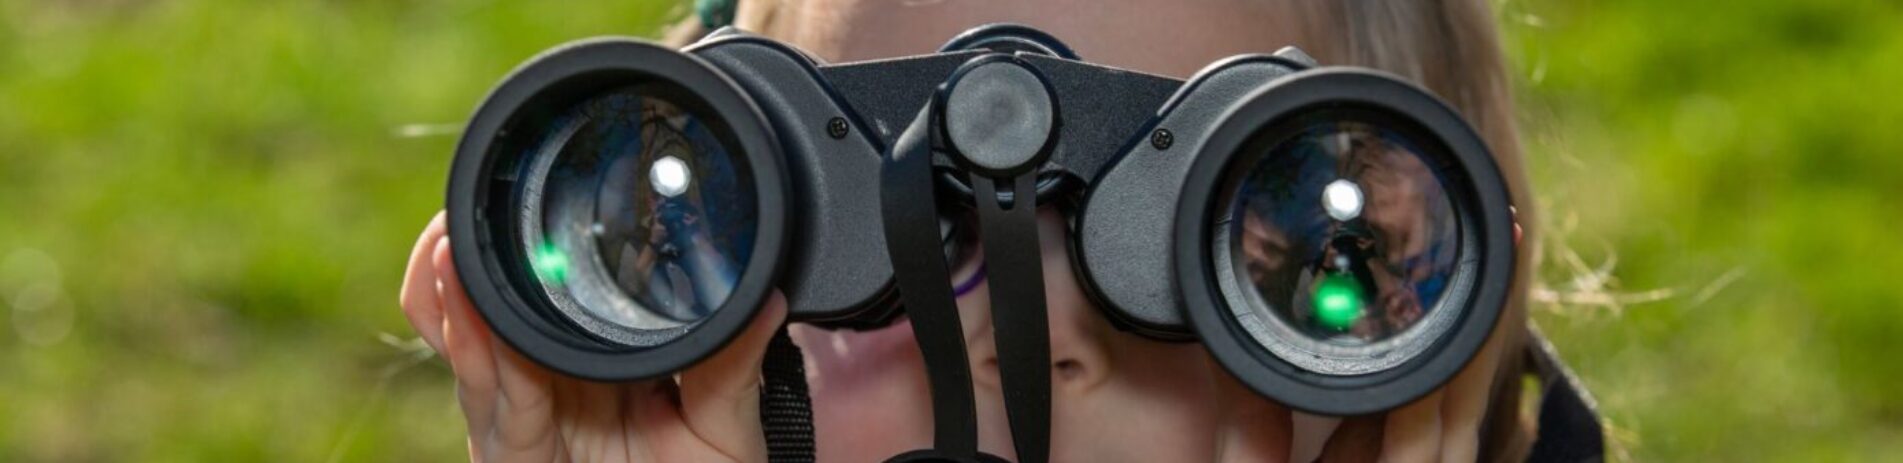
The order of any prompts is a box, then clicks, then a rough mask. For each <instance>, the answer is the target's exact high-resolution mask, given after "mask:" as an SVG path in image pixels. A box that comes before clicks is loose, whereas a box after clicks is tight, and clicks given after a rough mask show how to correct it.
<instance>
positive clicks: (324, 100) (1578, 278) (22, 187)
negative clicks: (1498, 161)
mask: <svg viewBox="0 0 1903 463" xmlns="http://www.w3.org/2000/svg"><path fill="white" fill-rule="evenodd" d="M588 3H589V4H586V5H582V4H575V3H573V2H535V3H529V2H524V3H522V4H516V3H502V2H481V1H463V2H449V1H402V2H370V1H344V2H338V1H329V2H319V1H290V0H287V1H275V2H238V1H230V0H179V1H132V0H93V1H57V2H54V1H36V0H26V1H9V2H4V3H0V461H37V460H132V461H173V460H177V461H204V460H215V461H227V460H302V461H309V460H419V459H420V460H451V459H456V458H458V456H459V455H461V453H462V451H463V449H462V446H463V444H462V440H461V433H462V423H461V418H460V417H459V415H458V412H457V411H456V409H455V402H454V397H453V394H450V393H449V391H450V379H449V376H448V372H447V369H446V368H444V367H442V366H441V365H440V364H439V363H437V362H430V361H421V360H424V359H421V358H420V357H419V356H418V355H416V353H417V352H418V351H417V350H416V346H415V345H414V343H408V342H404V341H403V339H407V338H408V337H409V330H408V328H407V326H406V324H405V323H404V321H403V319H402V317H401V316H400V315H399V313H398V312H397V309H396V306H395V305H396V304H395V301H396V288H397V284H398V283H399V279H400V276H401V272H402V263H403V260H404V258H405V257H406V255H405V254H406V252H407V250H408V248H409V245H410V244H411V240H412V239H413V237H414V236H415V232H416V231H417V230H418V228H419V227H420V226H421V225H422V224H423V222H424V221H425V220H426V219H427V218H428V217H429V215H430V213H431V212H432V211H434V210H435V209H436V208H438V207H439V206H440V204H441V201H442V199H441V194H442V193H441V192H442V187H443V183H444V182H443V180H444V166H446V165H447V162H448V157H449V153H450V150H451V148H452V145H453V143H454V141H455V140H454V137H453V136H450V135H446V134H443V132H453V131H454V130H457V129H458V124H459V123H460V122H461V121H462V120H464V118H466V117H467V115H468V112H469V110H470V109H471V108H472V107H473V106H474V105H475V103H476V100H477V99H478V98H480V97H481V96H482V95H483V94H484V93H485V91H486V90H487V89H488V87H489V86H491V85H493V84H494V83H495V81H496V79H498V78H499V77H500V76H501V75H502V74H503V73H504V72H506V71H507V70H508V69H510V68H512V67H513V66H515V65H516V64H518V63H519V62H520V61H521V60H522V59H524V58H526V57H528V56H530V55H532V54H533V53H535V52H537V51H539V50H541V49H544V48H546V47H549V46H551V45H554V44H556V43H560V42H563V41H567V40H571V39H575V38H580V37H586V36H591V35H599V34H652V33H653V32H654V31H656V30H657V25H658V24H659V23H660V21H661V19H663V18H668V17H678V15H679V14H680V12H681V11H684V8H681V7H679V6H678V4H677V3H675V2H656V1H652V0H647V1H621V2H614V1H609V2H588ZM1498 10H1499V11H1498V12H1499V16H1500V21H1501V25H1502V28H1503V31H1504V32H1505V34H1506V37H1507V39H1508V49H1509V53H1510V54H1511V55H1512V58H1513V60H1514V66H1515V78H1516V79H1517V83H1518V84H1519V87H1518V88H1519V92H1518V94H1519V99H1520V100H1519V101H1520V103H1521V110H1522V113H1523V117H1522V121H1523V124H1524V126H1523V128H1524V132H1525V144H1526V147H1527V149H1528V152H1529V155H1530V157H1531V162H1530V166H1531V169H1532V170H1533V178H1534V179H1535V181H1536V189H1537V193H1538V194H1537V196H1538V197H1539V199H1540V203H1541V204H1540V206H1541V207H1542V208H1543V210H1545V211H1546V212H1547V213H1546V215H1545V217H1544V222H1546V223H1544V225H1545V226H1546V229H1547V230H1549V233H1547V234H1546V235H1545V238H1544V239H1543V240H1542V243H1541V245H1542V247H1543V249H1544V252H1543V257H1544V266H1543V269H1542V280H1543V282H1544V285H1543V287H1542V288H1541V291H1540V292H1539V294H1538V296H1539V297H1540V299H1541V300H1543V301H1547V302H1544V303H1542V304H1540V307H1539V308H1538V309H1536V314H1535V318H1536V320H1537V321H1538V323H1539V324H1540V325H1541V326H1542V327H1543V328H1544V329H1545V330H1546V331H1547V332H1548V333H1549V334H1550V335H1551V336H1552V338H1553V339H1554V340H1555V342H1556V343H1557V344H1559V345H1560V347H1561V349H1562V350H1563V351H1564V353H1565V354H1566V357H1567V358H1568V360H1569V361H1570V362H1571V363H1572V365H1573V366H1574V367H1575V368H1576V369H1577V370H1578V371H1579V373H1581V375H1582V376H1583V377H1584V379H1585V381H1586V382H1587V383H1588V384H1589V385H1590V386H1591V387H1592V390H1593V391H1594V392H1595V393H1596V394H1597V395H1598V397H1599V399H1600V401H1601V403H1602V406H1603V407H1604V409H1605V413H1606V416H1607V418H1608V420H1609V422H1610V424H1611V426H1612V429H1613V430H1614V435H1615V437H1616V442H1617V443H1618V445H1617V448H1616V449H1615V450H1616V451H1617V452H1618V454H1619V456H1622V457H1631V458H1636V459H1643V460H1688V459H1690V460H1738V459H1743V460H1759V459H1770V460H1816V459H1824V460H1839V459H1885V458H1889V459H1895V458H1898V457H1897V456H1898V455H1903V393H1899V392H1903V388H1899V387H1898V386H1896V384H1898V382H1899V380H1903V361H1899V360H1898V359H1903V342H1899V339H1903V313H1900V312H1899V307H1903V285H1899V284H1897V283H1895V282H1894V281H1892V279H1893V278H1896V277H1897V276H1898V275H1903V247H1898V246H1895V245H1893V243H1894V241H1893V240H1892V239H1890V236H1891V227H1889V226H1886V225H1888V224H1890V223H1894V221H1895V220H1896V217H1895V216H1896V214H1897V210H1898V209H1899V204H1898V203H1899V200H1903V156H1899V155H1898V154H1899V153H1903V136H1900V135H1899V128H1903V117H1899V116H1903V91H1898V90H1896V89H1894V88H1892V87H1893V86H1895V85H1896V84H1897V83H1898V82H1903V27H1900V26H1903V11H1900V10H1899V7H1898V6H1896V5H1894V4H1885V3H1879V2H1874V1H1857V0H1832V1H1805V2H1791V1H1773V0H1735V1H1730V2H1718V1H1711V0H1695V1H1681V2H1660V1H1638V0H1612V1H1598V2H1583V1H1570V0H1567V1H1562V0H1510V1H1506V2H1505V3H1500V4H1498ZM386 334H388V335H394V336H386Z"/></svg>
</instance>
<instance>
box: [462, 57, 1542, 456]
mask: <svg viewBox="0 0 1903 463" xmlns="http://www.w3.org/2000/svg"><path fill="white" fill-rule="evenodd" d="M1043 207H1054V208H1057V209H1058V210H1060V211H1061V212H1062V213H1063V216H1064V217H1065V218H1066V219H1067V220H1068V231H1069V236H1068V237H1067V239H1066V241H1067V243H1066V245H1067V246H1069V247H1070V250H1071V253H1070V254H1071V256H1072V262H1070V265H1071V266H1072V267H1073V268H1072V269H1071V270H1072V271H1074V272H1075V274H1077V275H1079V276H1080V278H1079V279H1080V280H1081V281H1082V282H1083V286H1084V288H1085V290H1086V291H1085V292H1086V293H1088V294H1089V295H1090V297H1091V298H1092V300H1093V301H1094V302H1095V303H1096V305H1097V306H1098V307H1100V308H1101V309H1102V311H1103V312H1104V314H1105V315H1106V316H1107V318H1108V319H1110V320H1111V321H1112V322H1113V323H1114V324H1116V325H1117V326H1118V327H1120V328H1123V329H1125V330H1128V331H1130V332H1133V333H1137V334H1140V335H1143V336H1147V337H1150V338H1154V339H1158V340H1166V341H1194V342H1201V343H1202V344H1204V345H1205V346H1207V348H1208V350H1209V351H1210V352H1211V353H1212V354H1213V356H1214V357H1215V358H1216V359H1218V360H1219V361H1220V362H1221V364H1222V365H1223V366H1224V367H1225V368H1226V369H1227V370H1228V371H1229V372H1230V373H1231V374H1233V375H1235V376H1236V377H1237V378H1239V379H1240V380H1242V382H1243V383H1245V384H1247V385H1249V386H1250V387H1251V388H1253V389H1254V390H1255V391H1257V392H1259V393H1261V394H1263V395H1265V396H1268V397H1270V398H1273V399H1276V400H1279V401H1281V402H1283V403H1285V404H1287V405H1289V406H1291V407H1293V408H1296V409H1301V410H1306V411H1310V412H1315V413H1322V414H1330V415H1354V414H1362V413H1369V412H1374V411H1380V410H1385V409H1389V408H1392V407H1395V406H1398V405H1400V404H1403V403H1406V402H1408V401H1411V400H1413V399H1414V398H1416V397H1419V396H1421V395H1422V394H1425V393H1426V392H1428V391H1430V390H1432V389H1434V388H1435V387H1438V386H1439V385H1441V384H1442V383H1444V382H1446V381H1447V379H1448V378H1450V377H1451V376H1452V375H1453V374H1454V373H1455V372H1457V371H1458V370H1460V369H1461V367H1462V366H1464V365H1465V364H1466V363H1467V362H1468V361H1469V360H1470V359H1472V358H1473V357H1474V354H1475V352H1476V351H1477V350H1478V349H1479V348H1480V346H1481V344H1482V343H1483V341H1485V339H1486V337H1487V335H1488V333H1489V332H1490V331H1491V330H1492V328H1493V326H1494V324H1495V322H1496V320H1497V319H1498V318H1499V315H1500V313H1501V311H1502V306H1503V304H1504V301H1505V300H1506V296H1507V292H1508V286H1509V283H1510V280H1511V277H1512V275H1513V273H1514V271H1513V265H1514V259H1513V254H1514V249H1513V246H1514V245H1515V244H1514V241H1513V240H1514V238H1513V228H1512V227H1513V225H1512V217H1511V215H1510V211H1509V209H1510V204H1509V196H1508V193H1507V189H1506V184H1505V181H1504V180H1503V179H1502V176H1501V174H1500V172H1499V169H1498V167H1497V166H1496V165H1495V163H1494V160H1493V158H1492V156H1491V154H1490V153H1489V152H1488V149H1487V146H1486V145H1485V143H1484V142H1483V141H1482V139H1481V138H1480V137H1479V136H1478V135H1477V134H1476V133H1475V131H1474V130H1473V129H1472V128H1471V127H1469V126H1468V125H1467V124H1466V123H1464V122H1463V121H1462V119H1461V118H1460V117H1459V115H1458V114H1457V113H1456V112H1455V111H1454V110H1452V109H1450V108H1449V107H1448V106H1447V105H1446V104H1445V103H1443V102H1441V101H1439V100H1438V99H1436V98H1435V97H1434V96H1432V95H1431V94H1430V93H1429V92H1427V91H1425V90H1423V89H1422V88H1420V87H1417V86H1415V85H1413V84H1410V83H1408V82H1406V81H1404V80H1402V79H1400V78H1398V77H1395V76H1391V75H1388V74H1383V73H1380V72H1376V71H1372V70H1367V69H1358V68H1349V67H1323V66H1318V65H1317V64H1316V63H1315V61H1314V60H1313V59H1312V58H1310V57H1308V56H1306V55H1305V54H1303V53H1302V52H1301V51H1299V50H1297V49H1294V48H1284V49H1282V50H1281V51H1278V52H1276V53H1273V54H1267V55H1245V56H1237V57H1234V58H1229V59H1226V60H1223V61H1219V62H1217V63H1214V64H1212V65H1210V66H1208V67H1207V68H1205V69H1204V70H1202V71H1201V72H1199V73H1197V74H1196V75H1195V76H1194V77H1191V78H1190V79H1188V80H1186V81H1185V80H1178V79H1174V78H1169V77H1163V76H1157V75H1152V74H1146V73H1142V72H1137V71H1132V70H1126V69H1118V68H1113V67H1107V66H1102V65H1097V64H1091V63H1089V62H1087V61H1083V60H1081V59H1080V58H1079V57H1077V56H1076V55H1075V54H1074V53H1072V52H1071V50H1070V49H1069V48H1068V47H1066V46H1065V45H1063V44H1062V43H1061V42H1059V41H1058V40H1056V39H1054V38H1052V37H1050V36H1048V35H1046V34H1044V33H1042V32H1039V31H1036V30H1034V29H1030V28H1027V27H1023V26H1011V25H996V26H988V27H983V28H979V29H974V30H972V31H970V32H967V33H966V34H963V35H961V36H959V37H956V38H954V39H952V40H951V41H950V42H949V43H947V44H946V45H945V46H944V48H943V49H941V50H939V51H938V52H937V53H933V54H928V55H920V56H909V57H902V58H895V59H885V60H876V61H866V62H853V63H840V64H830V63H823V62H820V61H819V60H817V59H815V58H814V57H812V56H810V55H808V54H806V53H804V52H802V51H800V50H798V49H795V48H793V47H791V46H788V45H786V44H783V43H780V42H776V41H773V40H770V39H766V38H762V37H758V36H751V35H747V34H744V33H740V32H736V31H732V30H723V31H720V32H716V33H715V34H713V35H710V36H709V37H707V38H705V39H703V40H701V41H700V42H698V43H695V44H693V45H691V46H688V47H686V48H685V49H683V50H675V49H671V48H668V47H664V46H660V45H656V44H652V43H648V42H643V41H640V40H636V39H626V38H602V39H591V40H584V41H580V42H574V43H570V44H567V45H563V46H560V47H558V48H555V49H552V50H550V51H547V52H545V53H543V54H541V55H539V56H536V57H535V58H533V59H531V60H530V61H529V62H528V63H527V64H524V65H523V66H521V67H520V68H518V69H516V70H515V71H514V72H513V73H511V74H510V75H509V76H508V77H506V78H505V79H504V80H503V81H502V82H501V84H500V85H499V86H498V87H497V88H496V89H495V90H494V91H493V93H491V94H490V95H489V97H488V99H487V100H486V101H484V102H483V103H482V105H481V107H480V108H479V109H478V110H477V111H476V113H475V115H474V117H473V119H472V120H471V121H470V122H469V126H468V129H467V131H465V132H464V134H463V137H462V139H461V142H460V144H459V145H458V147H457V151H456V157H455V161H454V166H453V170H452V173H451V177H450V183H449V192H448V211H449V212H448V213H449V228H450V235H451V239H452V240H454V242H455V243H457V244H458V245H457V246H456V247H455V248H454V249H455V256H454V257H455V261H456V266H457V270H458V272H459V274H460V275H461V276H462V278H463V281H465V282H466V287H467V291H468V293H469V296H470V297H471V299H472V300H473V301H474V302H475V303H476V306H477V307H478V309H479V311H480V312H481V313H482V315H483V316H484V317H485V318H486V319H487V321H488V322H489V324H490V326H492V327H493V329H494V330H495V332H496V333H497V334H498V335H500V337H501V338H502V339H504V340H506V341H507V342H508V343H509V344H510V345H512V346H514V347H515V348H516V349H518V350H520V351H521V352H522V353H524V354H526V355H527V356H528V357H529V358H531V359H533V360H534V361H537V362H540V363H542V364H544V365H546V366H548V367H551V368H553V369H555V370H559V371H561V372H565V373H568V374H571V375H575V376H580V377H585V378H591V379H598V380H632V379H642V378H651V377H656V376H661V375H667V374H671V373H673V372H675V371H678V370H680V369H683V368H685V367H687V366H688V365H690V364H692V363H694V362H696V361H698V360H700V359H702V358H704V357H706V356H707V355H709V354H710V353H712V352H714V351H715V350H717V349H718V348H720V347H721V346H722V345H723V344H724V343H726V342H727V341H728V340H729V339H730V338H732V337H733V336H734V335H735V334H736V333H737V332H738V331H739V330H741V328H742V327H744V326H745V325H746V324H747V322H748V320H749V319H750V318H752V317H753V316H754V314H755V313H756V312H757V311H758V308H759V307H760V306H761V304H762V303H763V301H764V300H765V298H766V297H767V296H768V294H769V292H770V290H771V289H772V288H778V289H779V290H781V291H783V292H784V294H785V296H786V299H787V304H788V308H789V314H790V317H791V319H792V320H793V321H801V322H809V323H816V324H822V325H827V326H833V327H843V328H854V329H863V328H871V327H878V326H883V325H885V324H888V323H890V322H891V321H892V320H894V319H895V318H897V317H899V316H904V317H908V318H909V319H910V320H912V322H913V323H914V325H915V326H914V327H913V329H914V331H915V333H916V334H917V335H918V342H919V343H920V346H921V349H922V350H923V351H925V352H926V355H927V357H928V358H927V364H928V365H927V366H928V369H930V370H932V371H931V372H930V373H931V375H932V377H933V378H932V379H933V383H932V384H933V387H934V396H935V397H934V400H935V401H938V400H941V399H940V398H939V397H937V396H938V395H939V393H940V392H944V391H940V388H941V387H943V388H947V389H954V390H955V389H958V388H959V387H960V386H959V385H957V384H956V383H957V381H959V380H960V379H961V378H964V380H965V381H966V382H965V384H964V385H963V386H962V388H963V390H964V391H967V392H968V391H969V388H970V385H969V380H968V378H969V373H968V372H964V373H962V375H964V376H960V374H961V373H959V371H963V369H964V368H965V366H964V365H957V366H955V367H952V366H947V365H949V363H950V362H951V360H946V359H947V358H956V359H957V360H958V361H960V362H962V361H963V360H962V359H963V356H964V351H963V344H962V343H963V342H964V340H963V339H962V338H961V337H960V336H961V331H959V330H957V329H956V327H957V311H956V307H955V306H954V305H953V304H954V302H953V301H954V295H953V290H952V286H953V282H952V281H951V280H950V271H949V270H948V269H950V268H952V267H953V266H954V265H957V264H958V263H959V262H960V261H961V260H962V259H978V258H982V259H983V262H984V266H983V268H984V270H983V271H984V273H985V275H986V276H985V278H986V279H987V281H988V282H989V287H990V288H989V290H990V291H991V294H992V305H993V307H992V308H991V310H992V311H993V313H994V324H995V325H996V327H997V330H998V341H997V342H999V344H1000V345H999V348H1000V351H1001V355H1000V356H1001V361H1003V362H1005V363H1006V364H1005V365H1003V366H1002V367H1001V368H1003V369H1004V370H1005V373H1006V379H1005V381H1006V382H1005V385H1004V386H1005V388H1006V389H1007V390H1011V389H1012V388H1013V387H1015V386H1023V387H1025V388H1027V389H1025V390H1027V391H1031V392H1028V393H1026V394H1029V395H1028V396H1025V397H1029V398H1024V399H1014V398H1013V397H1014V396H1013V394H1012V393H1007V400H1031V401H1034V400H1038V399H1040V398H1042V399H1043V400H1045V401H1046V402H1048V394H1049V392H1048V389H1049V385H1048V381H1049V377H1048V374H1049V363H1048V356H1049V354H1048V347H1047V345H1046V344H1045V342H1046V340H1047V338H1046V337H1045V336H1047V333H1045V331H1046V330H1047V326H1046V325H1045V323H1046V322H1045V319H1044V317H1045V313H1044V295H1043V294H1044V291H1043V287H1042V276H1041V275H1042V274H1041V273H1040V272H1041V266H1042V265H1043V262H1042V261H1041V259H1040V257H1039V256H1040V252H1039V250H1040V247H1039V242H1038V240H1039V236H1038V233H1037V227H1036V224H1035V222H1036V220H1037V219H1036V214H1037V212H1036V211H1037V210H1038V209H1039V208H1043ZM974 243H975V244H976V245H975V246H974V245H973V244H974ZM973 247H976V248H981V249H967V248H973ZM979 251H982V252H979ZM948 323H949V325H947V324H948ZM947 326H949V328H947ZM953 350H955V351H956V352H955V354H956V355H955V357H952V356H950V354H941V353H943V352H949V351H953ZM935 359H936V360H935ZM941 366H945V368H947V369H948V370H943V371H941V369H940V367H941ZM1014 368H1021V369H1022V370H1021V371H1024V372H1026V373H1020V374H1016V375H1015V376H1016V379H1013V373H1012V370H1013V369H1014ZM954 370H955V371H954ZM945 371H951V372H950V373H946V372H945ZM1031 376H1041V377H1042V378H1041V379H1039V378H1033V377H1031ZM1039 387H1042V388H1043V390H1042V391H1038V388H1039ZM1040 393H1041V394H1042V396H1039V395H1038V394H1040ZM966 395H967V396H968V395H969V394H968V393H967V394H966ZM1019 395H1023V394H1019ZM943 400H952V401H954V402H953V404H954V405H958V404H959V403H958V402H957V400H958V399H943ZM964 400H969V398H968V397H967V398H966V399H964ZM1045 406H1046V407H1048V405H1047V404H1046V405H1045ZM1014 410H1015V409H1014ZM941 413H942V412H941ZM1014 414H1015V412H1014ZM1013 418H1014V419H1015V418H1016V417H1015V416H1014V417H1013ZM1015 428H1016V426H1015V423H1014V431H1015Z"/></svg>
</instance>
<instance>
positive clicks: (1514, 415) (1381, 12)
mask: <svg viewBox="0 0 1903 463" xmlns="http://www.w3.org/2000/svg"><path fill="white" fill-rule="evenodd" d="M786 3H789V2H788V1H787V0H746V1H742V2H741V3H740V6H739V10H738V11H737V12H736V14H735V15H734V25H735V26H737V27H739V28H741V29H744V30H748V31H754V32H756V33H760V34H763V35H766V36H771V37H779V38H782V39H790V38H791V36H792V35H794V34H797V33H799V32H801V31H797V30H795V29H796V28H797V25H795V24H793V22H794V20H793V17H794V15H792V14H779V13H782V12H783V11H782V10H790V9H791V8H792V6H789V5H786ZM1290 6H1291V7H1292V8H1291V9H1292V10H1293V11H1291V13H1292V14H1293V15H1295V16H1297V17H1299V18H1301V20H1300V21H1299V24H1301V25H1302V27H1303V29H1304V31H1303V32H1305V33H1306V35H1307V37H1310V40H1313V42H1311V43H1304V44H1302V46H1303V49H1304V50H1305V51H1308V52H1309V54H1311V55H1313V56H1314V57H1315V58H1316V59H1317V60H1318V61H1320V62H1322V63H1324V64H1328V65H1344V66H1361V67H1367V68H1373V69H1380V70H1383V71H1387V72H1391V73H1394V74H1397V75H1400V76H1402V77H1405V78H1407V79H1410V80H1412V81H1414V82H1416V83H1419V84H1420V85H1422V86H1424V87H1427V88H1428V89H1429V90H1431V91H1433V92H1434V93H1435V94H1436V95H1439V96H1440V97H1441V98H1442V99H1444V100H1446V101H1447V102H1448V103H1449V104H1450V105H1452V106H1453V107H1454V109H1455V110H1457V111H1459V112H1460V113H1461V115H1462V116H1463V117H1465V118H1466V119H1467V121H1468V122H1469V123H1471V124H1473V126H1474V128H1475V129H1476V130H1477V131H1478V132H1479V133H1480V134H1481V136H1482V137H1483V138H1485V139H1486V141H1487V144H1488V145H1489V148H1490V149H1492V150H1493V156H1494V160H1495V161H1496V162H1497V163H1498V164H1499V166H1500V169H1501V173H1502V174H1503V175H1504V176H1505V177H1506V180H1507V184H1508V188H1509V190H1511V192H1512V195H1513V202H1514V204H1515V205H1516V209H1517V218H1516V221H1517V222H1518V223H1520V224H1521V228H1522V230H1523V234H1522V237H1521V243H1522V245H1521V246H1520V252H1519V256H1518V259H1517V265H1516V268H1517V269H1518V273H1517V274H1516V275H1515V276H1514V283H1513V286H1514V288H1513V291H1511V292H1510V293H1509V294H1510V296H1509V299H1508V301H1507V307H1506V311H1505V313H1504V314H1503V316H1502V317H1501V320H1500V321H1499V323H1500V325H1499V326H1498V327H1497V328H1496V329H1495V330H1494V331H1493V334H1492V336H1493V338H1492V339H1489V340H1488V342H1489V343H1490V344H1495V347H1494V348H1495V349H1498V351H1499V352H1500V358H1499V359H1498V361H1499V366H1498V370H1496V372H1495V374H1494V378H1493V388H1492V393H1491V394H1490V396H1491V397H1490V399H1489V401H1488V405H1487V410H1486V417H1485V419H1484V421H1485V423H1486V424H1485V425H1483V431H1482V433H1483V435H1481V436H1479V437H1480V449H1481V454H1480V455H1479V457H1480V459H1482V460H1488V461H1509V460H1513V461H1517V460H1520V459H1524V454H1525V452H1526V451H1527V449H1528V447H1529V445H1530V444H1531V439H1532V436H1531V424H1530V422H1529V420H1527V419H1526V418H1525V417H1524V416H1523V414H1522V411H1521V407H1522V404H1521V395H1520V394H1521V391H1520V390H1521V378H1522V376H1523V375H1524V374H1525V373H1526V370H1525V368H1524V365H1525V361H1526V360H1525V359H1523V358H1522V357H1521V347H1522V346H1523V345H1524V344H1525V342H1526V339H1525V337H1526V330H1525V329H1522V328H1521V327H1524V326H1526V316H1527V315H1526V294H1527V288H1528V285H1529V284H1531V282H1532V280H1531V274H1532V271H1531V270H1532V269H1533V268H1534V265H1535V263H1534V261H1533V256H1535V255H1536V254H1537V251H1536V249H1535V247H1534V246H1535V244H1536V243H1538V240H1537V239H1536V238H1535V234H1534V232H1535V230H1534V229H1533V226H1532V225H1533V224H1535V223H1537V220H1536V216H1535V215H1534V211H1533V210H1532V205H1533V201H1532V197H1531V190H1530V189H1529V186H1528V185H1527V180H1526V172H1525V170H1524V167H1523V162H1522V159H1523V158H1522V155H1521V151H1520V144H1519V136H1518V133H1519V132H1518V129H1517V127H1516V125H1517V124H1516V123H1515V119H1514V117H1515V113H1514V110H1513V95H1512V88H1511V86H1510V84H1511V82H1510V80H1509V78H1508V74H1507V68H1506V66H1507V65H1506V59H1505V56H1504V52H1503V51H1502V49H1501V45H1500V37H1499V33H1498V29H1497V28H1496V27H1495V18H1494V16H1493V9H1492V7H1491V6H1490V5H1489V4H1488V3H1487V0H1294V1H1293V2H1292V4H1291V5H1290ZM706 33H707V31H706V30H705V29H703V28H702V27H701V25H700V22H699V20H698V18H692V17H690V18H688V19H687V20H685V21H683V22H681V23H680V24H677V25H676V26H674V27H671V28H669V30H668V31H667V33H666V37H667V39H668V40H669V42H670V43H675V44H686V43H688V42H691V41H693V40H695V39H697V38H699V37H700V36H702V35H704V34H706ZM1281 45H1283V44H1269V45H1268V46H1270V47H1279V46H1281Z"/></svg>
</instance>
